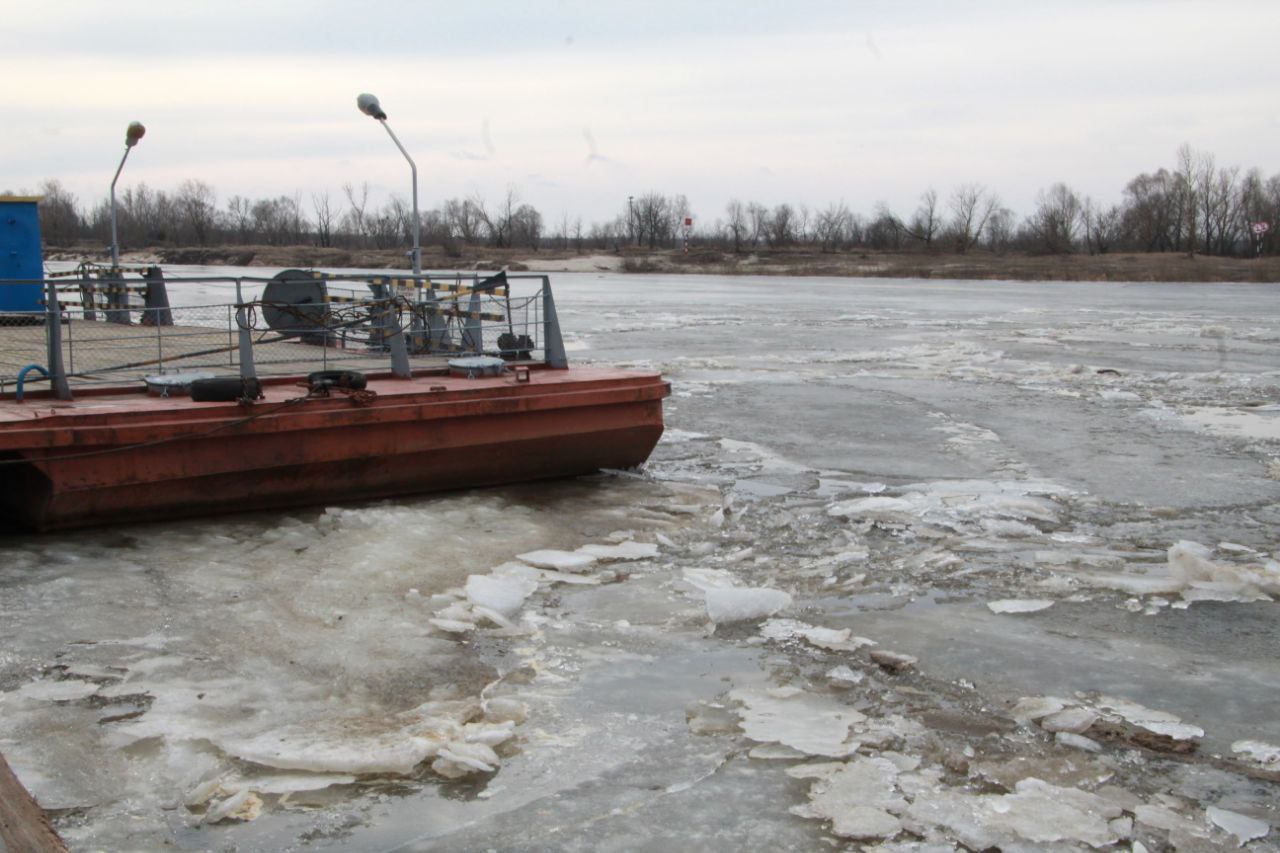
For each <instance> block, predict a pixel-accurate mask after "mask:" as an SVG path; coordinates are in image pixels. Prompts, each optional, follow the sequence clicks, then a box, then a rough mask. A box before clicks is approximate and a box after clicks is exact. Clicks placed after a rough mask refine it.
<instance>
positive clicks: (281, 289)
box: [0, 267, 567, 398]
mask: <svg viewBox="0 0 1280 853" xmlns="http://www.w3.org/2000/svg"><path fill="white" fill-rule="evenodd" d="M105 269H106V272H103V268H87V269H86V268H84V267H82V268H79V269H77V270H76V271H75V272H74V273H72V276H70V277H69V276H66V275H56V276H51V277H49V278H45V279H40V280H27V281H3V280H0V288H5V287H26V288H27V290H26V291H23V292H24V293H27V294H30V293H32V289H33V286H38V287H39V292H40V293H41V294H42V295H43V298H42V299H40V300H37V302H38V303H39V304H40V305H41V306H42V307H41V309H40V310H4V311H0V393H4V392H10V391H17V392H19V393H21V392H22V391H24V390H34V389H36V388H41V387H52V389H53V392H54V396H57V397H61V398H69V397H70V396H71V393H72V389H73V388H74V387H79V386H82V385H88V384H94V383H97V384H114V385H119V384H128V383H131V382H135V381H139V380H144V379H145V378H146V377H149V376H162V375H165V374H170V373H175V372H184V373H187V372H205V371H207V372H222V373H228V372H230V373H236V374H238V375H240V376H242V377H247V376H269V375H292V374H305V373H308V372H311V371H315V370H328V369H333V368H349V369H359V370H371V371H379V370H387V369H390V370H391V371H392V373H394V374H395V375H398V376H406V377H407V376H410V375H411V374H412V371H413V370H415V369H426V368H428V367H444V366H445V360H446V359H447V358H448V357H450V356H454V355H458V354H472V355H489V356H496V357H500V358H502V359H504V360H506V361H511V362H524V363H529V362H542V363H545V364H547V365H549V366H551V367H566V366H567V359H566V357H565V350H564V344H563V340H562V338H561V335H560V327H559V322H558V319H557V317H556V312H555V303H554V298H553V296H552V293H551V283H550V280H549V279H548V278H547V277H546V276H541V275H510V276H507V275H505V274H499V275H489V276H485V275H482V274H479V273H474V274H471V273H448V274H439V273H435V274H424V275H421V276H413V275H404V274H385V275H384V274H374V275H366V274H330V273H319V272H310V271H297V270H291V271H288V272H287V273H282V274H280V275H278V276H276V277H273V278H265V277H254V276H237V277H186V278H170V279H166V278H165V277H164V276H163V275H162V274H161V273H160V272H159V270H158V268H155V267H151V268H145V269H140V270H137V271H127V270H121V269H119V268H105ZM127 272H138V273H140V274H141V276H142V278H141V279H138V280H132V281H130V280H128V279H127V278H126V277H125V274H126V273H127ZM14 292H16V291H14ZM223 293H225V295H226V298H225V301H218V298H219V296H220V295H221V294H223ZM0 295H3V291H0ZM170 297H173V298H172V299H170ZM0 304H12V300H10V301H8V302H3V303H0Z"/></svg>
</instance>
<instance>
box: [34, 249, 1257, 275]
mask: <svg viewBox="0 0 1280 853" xmlns="http://www.w3.org/2000/svg"><path fill="white" fill-rule="evenodd" d="M86 258H87V259H89V260H94V261H98V262H105V261H106V253H105V251H103V250H101V249H93V250H86V248H84V247H64V248H58V247H50V248H47V249H46V251H45V259H46V260H52V261H78V260H83V259H86ZM122 260H124V261H126V262H130V263H159V264H196V265H206V266H264V267H304V268H310V267H327V268H357V269H360V268H363V269H408V268H409V261H408V258H407V256H406V255H405V253H404V252H403V251H402V250H399V249H334V248H318V247H315V246H206V247H153V248H149V249H145V250H135V251H129V252H126V254H125V256H124V257H123V258H122ZM422 263H423V267H424V268H425V269H432V270H440V269H450V270H452V269H475V270H488V269H492V270H497V269H502V268H504V267H505V268H507V269H510V270H512V271H518V272H523V271H531V272H624V273H635V274H643V273H659V274H673V273H677V274H692V275H735V276H740V275H758V276H830V277H838V278H932V279H962V280H1007V281H1117V282H1123V281H1138V282H1280V257H1267V258H1257V259H1255V258H1222V257H1214V256H1209V255H1196V256H1195V257H1192V258H1188V257H1187V256H1186V255H1185V254H1181V253H1178V254H1174V253H1143V254H1134V253H1120V254H1105V255H1078V254H1077V255H1027V254H1014V253H1008V254H993V253H990V252H970V253H968V254H964V255H957V254H944V253H925V252H892V251H872V250H866V251H848V252H834V253H826V252H816V251H808V250H799V249H779V250H757V251H753V252H749V253H748V252H740V253H733V252H723V251H720V250H716V249H705V248H700V249H695V250H692V251H690V252H689V253H687V254H686V253H683V252H678V251H671V250H660V251H652V252H650V251H645V250H640V249H623V250H619V251H614V252H601V251H596V252H590V251H584V252H582V253H577V252H574V251H573V250H541V251H539V252H537V253H532V252H530V251H528V250H527V249H485V248H481V247H476V248H468V249H466V250H465V251H463V252H462V253H461V254H454V255H447V254H445V253H443V252H441V251H440V250H439V249H433V248H427V249H424V251H423V259H422Z"/></svg>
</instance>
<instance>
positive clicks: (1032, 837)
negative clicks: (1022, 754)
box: [906, 777, 1121, 850]
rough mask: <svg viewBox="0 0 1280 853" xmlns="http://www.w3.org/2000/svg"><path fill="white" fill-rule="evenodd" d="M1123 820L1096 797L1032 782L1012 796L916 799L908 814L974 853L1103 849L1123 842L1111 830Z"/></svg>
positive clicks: (947, 793) (954, 794) (943, 794)
mask: <svg viewBox="0 0 1280 853" xmlns="http://www.w3.org/2000/svg"><path fill="white" fill-rule="evenodd" d="M1120 815H1121V810H1120V808H1119V807H1117V806H1115V805H1114V804H1112V803H1111V802H1109V801H1108V800H1106V799H1103V798H1102V797H1099V796H1097V795H1096V794H1091V793H1089V792H1087V791H1081V790H1079V789H1078V788H1062V787H1059V786H1057V785H1051V784H1049V783H1048V782H1045V781H1042V780H1040V779H1036V778H1033V777H1030V778H1026V779H1022V780H1021V781H1019V782H1018V783H1017V785H1016V786H1015V789H1014V792H1013V793H1010V794H968V793H962V792H958V791H951V790H943V791H937V792H935V793H934V794H932V795H931V796H927V797H917V798H916V799H915V800H914V801H913V802H912V803H911V805H910V807H909V808H908V809H907V811H906V818H907V819H908V820H909V822H911V823H914V824H917V825H924V826H936V827H941V828H944V829H946V830H947V831H948V832H950V833H953V834H954V835H955V837H956V838H958V839H959V840H960V841H961V842H962V843H963V844H965V845H966V846H967V847H970V848H972V849H975V850H984V849H987V848H989V847H1000V848H1002V849H1006V850H1008V849H1011V848H1012V849H1018V848H1019V847H1023V848H1026V846H1027V845H1026V844H1025V842H1032V843H1035V844H1053V843H1070V842H1079V843H1083V844H1088V845H1090V846H1093V847H1103V846H1106V845H1109V844H1114V843H1115V842H1117V841H1119V840H1120V839H1119V837H1118V836H1117V834H1116V831H1115V829H1113V828H1112V827H1111V826H1110V824H1109V821H1110V820H1111V819H1112V818H1117V817H1120Z"/></svg>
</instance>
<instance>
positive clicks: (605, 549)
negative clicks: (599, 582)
mask: <svg viewBox="0 0 1280 853" xmlns="http://www.w3.org/2000/svg"><path fill="white" fill-rule="evenodd" d="M574 553H575V554H586V555H587V556H589V557H595V558H596V559H597V560H645V559H648V558H650V557H656V556H658V546H657V545H655V544H654V543H652V542H619V543H618V544H616V545H583V546H582V547H581V548H579V549H578V550H577V551H575V552H574Z"/></svg>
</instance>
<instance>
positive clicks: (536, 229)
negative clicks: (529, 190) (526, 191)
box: [511, 204, 542, 252]
mask: <svg viewBox="0 0 1280 853" xmlns="http://www.w3.org/2000/svg"><path fill="white" fill-rule="evenodd" d="M541 241H542V214H541V213H539V212H538V211H537V210H536V209H535V208H534V207H533V205H531V204H522V205H520V206H519V207H517V208H516V209H515V211H514V212H513V213H512V214H511V245H513V246H515V245H516V244H520V245H524V246H528V247H529V248H530V249H532V250H533V251H535V252H536V251H538V246H539V245H540V244H541Z"/></svg>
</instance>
